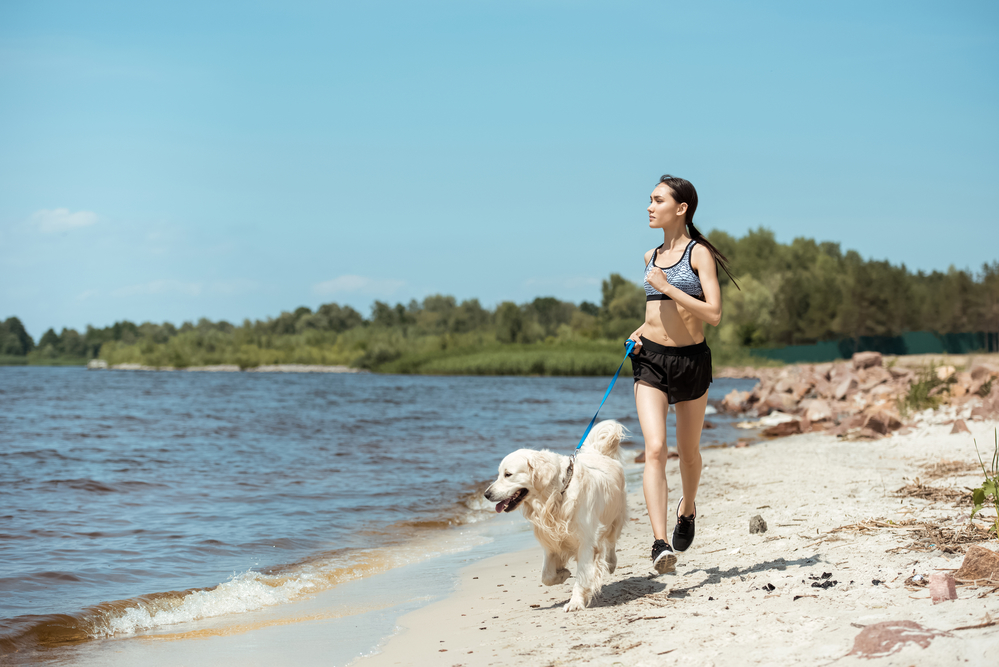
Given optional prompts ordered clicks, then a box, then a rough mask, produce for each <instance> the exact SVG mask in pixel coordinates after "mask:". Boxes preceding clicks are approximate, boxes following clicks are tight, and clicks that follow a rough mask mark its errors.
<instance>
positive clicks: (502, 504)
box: [496, 498, 513, 514]
mask: <svg viewBox="0 0 999 667" xmlns="http://www.w3.org/2000/svg"><path fill="white" fill-rule="evenodd" d="M511 500H513V499H512V498H507V499H506V500H503V501H500V502H498V503H496V513H497V514H499V513H500V512H502V511H503V510H505V509H506V506H507V505H509V504H510V501H511Z"/></svg>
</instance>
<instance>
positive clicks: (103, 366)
mask: <svg viewBox="0 0 999 667" xmlns="http://www.w3.org/2000/svg"><path fill="white" fill-rule="evenodd" d="M107 368H108V362H106V361H104V360H103V359H91V360H90V361H88V362H87V370H88V371H106V370H107Z"/></svg>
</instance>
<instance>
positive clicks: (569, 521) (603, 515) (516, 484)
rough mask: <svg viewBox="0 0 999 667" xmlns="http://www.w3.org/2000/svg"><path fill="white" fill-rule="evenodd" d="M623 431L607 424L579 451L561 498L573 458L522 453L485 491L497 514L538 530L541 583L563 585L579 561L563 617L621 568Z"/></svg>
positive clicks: (503, 464)
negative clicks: (518, 514) (512, 515)
mask: <svg viewBox="0 0 999 667" xmlns="http://www.w3.org/2000/svg"><path fill="white" fill-rule="evenodd" d="M623 436H624V427H623V426H621V424H619V423H618V422H616V421H613V420H607V421H602V422H600V423H599V424H597V425H596V426H595V427H594V428H593V430H592V431H591V432H590V434H589V436H587V438H586V442H585V443H583V447H582V448H581V449H580V451H579V454H578V456H577V457H576V462H575V465H574V471H573V474H572V478H571V480H570V481H569V486H568V488H566V489H565V492H564V493H563V491H562V489H563V487H564V486H565V481H566V468H567V467H568V465H569V457H568V456H562V455H560V454H556V453H554V452H549V451H547V450H544V451H540V452H539V451H535V450H533V449H518V450H517V451H515V452H513V453H512V454H509V455H507V457H506V458H504V459H503V461H502V462H501V463H500V466H499V477H498V478H497V479H496V481H495V482H493V483H492V484H491V485H490V486H489V488H488V489H486V491H485V495H486V498H488V499H489V500H491V501H492V502H495V503H497V505H496V511H497V512H511V511H513V510H514V509H516V508H517V507H521V508H522V509H523V510H524V516H525V517H526V518H527V520H528V521H530V522H531V523H532V524H533V525H534V536H535V537H537V538H538V542H540V543H541V547H542V548H543V549H544V550H545V564H544V568H543V569H542V571H541V582H542V583H543V584H545V585H546V586H553V585H555V584H561V583H562V582H563V581H565V580H566V579H568V578H569V576H570V575H571V573H570V572H569V570H567V569H566V567H565V566H566V564H567V563H568V562H569V559H570V558H575V559H576V585H575V586H574V587H573V589H572V597H571V598H569V602H568V604H566V605H565V610H566V611H579V610H580V609H583V608H585V607H586V606H587V605H588V604H589V603H590V600H591V599H593V597H594V596H596V595H597V594H598V593H599V592H600V587H601V586H602V585H603V581H604V578H605V577H606V576H607V575H608V574H610V573H611V572H613V571H614V568H616V567H617V553H616V551H615V545H616V544H617V540H618V538H619V537H620V536H621V530H622V529H623V528H624V522H625V520H626V519H627V511H628V503H627V498H626V495H625V488H624V468H623V467H622V466H621V461H620V460H619V459H618V446H619V445H620V444H621V439H622V437H623Z"/></svg>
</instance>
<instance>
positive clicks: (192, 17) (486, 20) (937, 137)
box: [0, 0, 999, 340]
mask: <svg viewBox="0 0 999 667" xmlns="http://www.w3.org/2000/svg"><path fill="white" fill-rule="evenodd" d="M664 173H671V174H674V175H678V176H682V177H684V178H687V179H689V180H690V181H692V182H693V183H694V185H695V186H696V187H697V190H698V194H699V199H700V204H699V207H698V210H697V215H696V218H695V222H697V223H698V227H699V228H700V229H701V231H703V232H704V233H707V232H709V231H710V230H713V229H720V230H724V231H726V232H728V233H729V234H732V235H734V236H742V235H743V234H745V233H746V232H747V231H749V230H751V229H756V228H758V227H761V226H762V227H766V228H768V229H771V230H772V231H773V232H774V233H775V234H776V236H777V239H778V240H779V241H781V242H790V241H791V240H792V239H794V238H795V237H799V236H804V237H809V238H814V239H817V240H820V241H834V242H837V243H839V244H840V245H841V247H842V248H843V249H844V250H848V249H852V250H856V251H858V252H859V253H860V254H861V255H862V256H863V257H865V258H868V259H878V260H881V259H886V260H888V261H890V262H892V263H893V264H905V266H906V267H908V268H909V269H910V270H913V271H915V270H923V271H933V270H941V271H945V270H947V269H948V267H950V266H956V267H957V268H965V269H971V270H977V269H978V268H980V267H981V265H982V264H983V263H985V262H992V261H996V260H997V259H999V231H997V230H999V224H997V222H999V220H997V217H999V213H997V210H999V209H997V207H996V206H995V203H994V198H995V194H996V192H997V188H996V183H997V180H999V4H997V3H995V2H961V1H960V0H958V1H956V2H950V3H940V2H914V1H908V0H906V1H902V2H879V1H872V0H865V1H863V2H853V1H852V0H851V1H845V2H835V3H832V2H827V3H816V2H809V3H802V2H754V3H745V2H698V3H686V2H685V3H679V2H629V1H627V0H623V1H615V2H585V1H578V2H569V1H555V0H530V1H520V0H503V1H502V2H500V1H498V0H497V1H486V0H462V1H453V2H448V1H436V0H430V1H422V2H387V1H380V0H374V1H371V2H363V3H362V2H301V1H298V0H281V1H280V2H277V1H273V2H271V1H256V2H254V1H245V2H238V3H237V2H230V3H212V2H204V1H203V0H202V1H200V2H186V1H181V0H174V1H171V2H142V3H136V2H90V1H73V2H50V1H46V0H37V1H28V0H8V1H6V2H2V3H0V276H2V278H0V318H6V317H9V316H17V317H19V318H20V319H21V320H22V321H23V322H24V324H25V326H26V327H27V329H28V331H29V333H31V334H32V335H33V336H34V337H35V339H36V340H37V339H38V337H40V335H41V334H42V333H43V332H44V331H45V330H46V329H48V328H49V327H54V328H55V329H56V330H57V331H58V330H59V329H61V328H62V327H72V328H76V329H80V330H82V329H83V328H84V327H86V325H88V324H92V325H94V326H106V325H108V324H111V323H113V322H114V321H117V320H122V319H129V320H132V321H135V322H142V321H154V322H163V321H171V322H174V323H175V324H179V323H180V322H182V321H185V320H192V321H193V320H197V319H198V318H200V317H208V318H210V319H212V320H218V319H226V320H228V321H231V322H234V323H239V322H242V321H243V319H244V318H250V319H264V318H267V317H272V316H276V315H278V314H279V313H280V312H281V311H283V310H293V309H294V308H296V307H298V306H302V305H305V306H309V307H311V308H315V307H317V306H318V305H320V304H322V303H329V302H336V303H339V304H346V305H351V306H353V307H355V308H357V309H358V310H359V311H360V312H361V313H363V314H365V315H367V314H369V313H370V308H371V304H372V303H373V301H374V300H376V299H378V300H382V301H387V302H390V303H396V302H403V303H406V302H408V301H409V300H410V299H414V298H415V299H422V298H424V297H425V296H427V295H431V294H437V293H441V294H450V295H454V296H455V297H456V298H458V299H459V300H463V299H469V298H478V299H479V300H480V302H481V303H482V304H483V305H484V306H487V307H493V306H495V305H496V304H498V303H500V302H502V301H506V300H511V301H515V302H518V303H523V302H526V301H529V300H531V299H533V298H535V297H538V296H555V297H558V298H561V299H565V300H570V301H574V302H577V303H578V302H580V301H583V300H589V301H593V302H599V300H600V281H601V280H603V279H605V278H606V277H607V276H609V275H610V274H611V273H620V274H622V275H624V276H626V277H629V278H631V279H632V280H635V281H636V282H637V281H638V280H639V278H640V275H641V269H642V266H641V264H642V258H641V257H642V255H643V253H644V252H645V251H646V250H648V249H649V248H652V247H654V246H656V245H658V244H659V243H661V242H662V237H661V233H660V232H656V231H655V230H650V229H648V219H647V214H646V212H645V207H646V206H647V204H648V197H649V193H650V192H651V190H652V188H653V187H654V186H655V184H656V183H657V182H658V179H659V176H660V175H661V174H664Z"/></svg>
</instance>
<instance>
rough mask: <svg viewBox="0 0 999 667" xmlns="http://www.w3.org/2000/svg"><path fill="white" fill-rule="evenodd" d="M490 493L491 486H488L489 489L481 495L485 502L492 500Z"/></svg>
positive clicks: (491, 490)
mask: <svg viewBox="0 0 999 667" xmlns="http://www.w3.org/2000/svg"><path fill="white" fill-rule="evenodd" d="M492 492H493V485H492V484H490V485H489V488H488V489H486V491H485V493H483V494H482V495H484V496H485V497H486V500H492V499H493V496H492Z"/></svg>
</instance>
